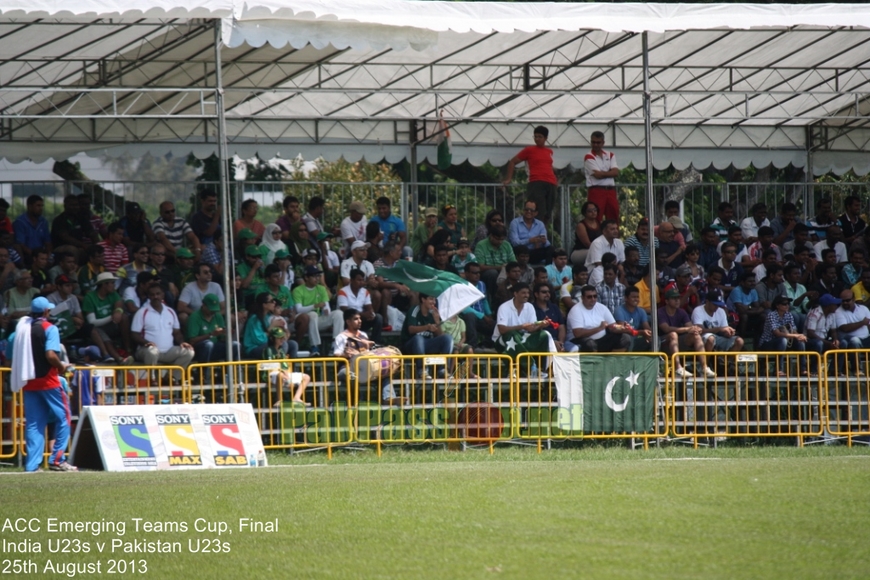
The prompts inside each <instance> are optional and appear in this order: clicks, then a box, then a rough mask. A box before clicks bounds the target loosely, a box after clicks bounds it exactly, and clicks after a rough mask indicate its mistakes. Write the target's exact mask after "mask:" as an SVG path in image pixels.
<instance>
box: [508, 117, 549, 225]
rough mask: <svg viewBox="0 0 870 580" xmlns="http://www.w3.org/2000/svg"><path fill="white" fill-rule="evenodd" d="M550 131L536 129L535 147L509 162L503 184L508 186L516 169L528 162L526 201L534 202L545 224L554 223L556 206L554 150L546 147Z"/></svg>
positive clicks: (540, 218)
mask: <svg viewBox="0 0 870 580" xmlns="http://www.w3.org/2000/svg"><path fill="white" fill-rule="evenodd" d="M549 134H550V131H549V130H547V128H546V127H544V126H543V125H541V126H538V127H535V135H534V138H535V145H534V147H526V148H525V149H523V150H522V151H520V152H519V153H517V155H516V156H515V157H514V158H513V159H511V160H510V161H508V166H507V174H506V175H505V178H504V180H503V181H502V183H504V184H505V185H508V184H509V183H510V182H511V179H513V176H514V167H516V165H517V164H518V163H522V162H523V161H525V162H526V165H527V166H528V169H529V185H528V187H527V189H526V192H527V196H526V199H527V200H529V201H534V202H535V206H536V207H537V208H538V216H537V217H538V219H539V220H541V221H542V222H544V223H545V224H549V223H552V221H551V218H552V215H553V209H554V208H555V205H556V183H557V182H556V174H555V173H553V150H552V149H550V148H549V147H545V145H546V143H547V136H548V135H549Z"/></svg>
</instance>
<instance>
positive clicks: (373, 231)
mask: <svg viewBox="0 0 870 580" xmlns="http://www.w3.org/2000/svg"><path fill="white" fill-rule="evenodd" d="M363 241H364V242H365V243H366V260H368V261H369V262H371V263H372V264H374V263H375V260H379V259H381V257H382V256H383V254H382V252H381V248H383V246H384V232H382V231H381V226H379V225H378V224H377V222H369V223H368V225H367V226H366V231H365V237H364V238H363ZM452 253H453V252H452V251H451V254H452Z"/></svg>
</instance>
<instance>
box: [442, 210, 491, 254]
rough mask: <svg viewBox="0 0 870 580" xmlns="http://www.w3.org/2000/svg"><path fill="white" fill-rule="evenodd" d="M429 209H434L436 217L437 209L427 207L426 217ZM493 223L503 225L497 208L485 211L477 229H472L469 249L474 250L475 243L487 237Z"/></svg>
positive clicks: (475, 247)
mask: <svg viewBox="0 0 870 580" xmlns="http://www.w3.org/2000/svg"><path fill="white" fill-rule="evenodd" d="M430 210H433V211H435V216H436V217H437V216H438V211H437V210H435V208H429V209H428V210H426V215H427V217H428V215H429V211H430ZM495 224H499V225H502V226H504V225H505V219H504V215H503V214H502V213H501V212H500V211H498V210H497V209H491V210H489V211H488V212H486V218H485V219H484V220H483V223H482V224H481V225H479V226H477V229H476V230H474V239H473V240H471V249H472V250H475V251H476V249H477V244H478V243H479V242H481V241H483V240H485V239H487V238H488V237H489V228H491V227H492V226H494V225H495ZM436 225H437V224H436ZM430 236H431V234H430Z"/></svg>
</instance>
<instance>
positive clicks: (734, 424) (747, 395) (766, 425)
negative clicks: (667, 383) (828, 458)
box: [668, 352, 824, 445]
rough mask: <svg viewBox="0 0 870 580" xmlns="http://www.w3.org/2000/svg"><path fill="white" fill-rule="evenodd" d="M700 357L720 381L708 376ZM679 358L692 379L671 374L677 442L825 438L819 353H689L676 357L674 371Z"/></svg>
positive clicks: (673, 419) (671, 401)
mask: <svg viewBox="0 0 870 580" xmlns="http://www.w3.org/2000/svg"><path fill="white" fill-rule="evenodd" d="M702 356H706V359H707V361H706V362H707V366H709V367H710V368H711V369H712V370H713V371H714V372H715V375H716V376H710V377H708V376H706V375H705V372H704V365H703V364H701V363H702V361H701V360H700V359H701V357H702ZM676 357H679V358H680V359H681V360H682V363H683V366H684V368H685V369H686V370H687V371H688V372H689V373H691V374H692V375H694V376H691V377H688V376H686V377H680V376H676V375H675V374H673V372H672V375H673V376H672V382H671V385H672V390H671V392H670V394H669V395H668V399H669V401H670V409H671V420H670V421H671V425H672V429H673V434H674V435H676V436H677V437H690V438H692V439H694V443H695V445H697V444H698V439H699V438H701V437H732V436H741V437H747V436H750V437H759V436H763V437H770V436H777V437H782V436H792V437H798V438H799V442H800V443H802V442H803V438H804V437H808V436H818V435H821V434H822V421H821V417H822V412H821V402H820V397H819V386H820V384H824V370H823V369H821V368H820V366H821V358H820V357H819V355H818V354H817V353H815V352H788V353H782V352H751V353H750V352H715V353H692V352H687V353H679V354H677V355H673V357H672V359H671V360H672V365H671V368H672V369H675V368H676V364H675V363H676V361H674V358H676ZM818 373H822V375H821V379H820V378H819V375H818ZM820 381H821V382H820ZM822 390H823V389H822Z"/></svg>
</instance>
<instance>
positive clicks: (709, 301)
mask: <svg viewBox="0 0 870 580" xmlns="http://www.w3.org/2000/svg"><path fill="white" fill-rule="evenodd" d="M704 298H705V300H704V305H703V306H701V307H699V308H695V309H694V310H693V311H692V323H693V324H694V325H696V326H700V327H701V328H702V329H703V331H702V333H701V340H702V341H703V342H704V350H705V351H706V352H739V351H741V350H743V339H742V338H740V337H739V336H737V332H736V331H735V330H734V329H733V328H731V326H729V324H728V316H727V315H726V313H725V309H726V308H727V306H726V305H725V303H724V302H722V301H721V297H720V296H719V295H718V294H716V293H715V292H710V293H708V294H707V295H706V296H705V297H704Z"/></svg>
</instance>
